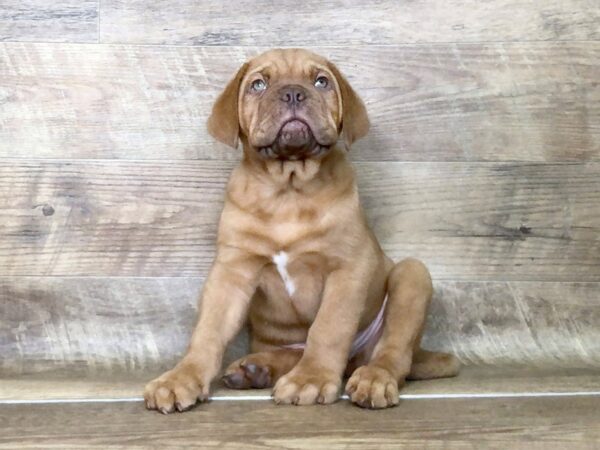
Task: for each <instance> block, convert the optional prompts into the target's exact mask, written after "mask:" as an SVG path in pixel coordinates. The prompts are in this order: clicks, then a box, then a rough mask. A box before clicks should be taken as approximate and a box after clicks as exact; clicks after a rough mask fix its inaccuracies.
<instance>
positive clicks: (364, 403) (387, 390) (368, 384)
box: [346, 366, 399, 409]
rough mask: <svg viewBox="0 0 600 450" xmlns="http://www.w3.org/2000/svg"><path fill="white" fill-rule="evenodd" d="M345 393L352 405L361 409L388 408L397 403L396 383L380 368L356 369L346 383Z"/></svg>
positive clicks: (389, 374) (365, 367)
mask: <svg viewBox="0 0 600 450" xmlns="http://www.w3.org/2000/svg"><path fill="white" fill-rule="evenodd" d="M346 393H347V394H348V396H349V397H350V400H351V401H352V403H354V404H356V405H358V406H360V407H361V408H371V409H381V408H388V407H390V406H394V405H397V404H398V402H399V397H398V382H397V381H396V380H395V379H394V377H393V376H392V374H391V373H389V372H388V371H387V370H385V369H382V368H380V367H372V366H362V367H359V368H358V369H356V370H355V371H354V373H353V374H352V376H351V377H350V379H349V380H348V383H346Z"/></svg>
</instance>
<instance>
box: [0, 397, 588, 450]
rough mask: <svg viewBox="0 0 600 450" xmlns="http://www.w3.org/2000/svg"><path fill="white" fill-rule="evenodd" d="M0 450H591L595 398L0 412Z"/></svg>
mask: <svg viewBox="0 0 600 450" xmlns="http://www.w3.org/2000/svg"><path fill="white" fill-rule="evenodd" d="M0 421H1V423H2V424H3V429H2V433H1V434H0V448H15V447H18V448H32V447H43V448H46V449H47V448H61V449H62V448H67V447H76V448H102V449H107V448H116V447H118V448H124V447H126V448H148V447H160V448H181V447H201V448H219V449H223V448H225V449H230V448H244V449H264V448H278V449H335V448H340V449H341V448H344V449H361V450H363V449H397V448H399V447H402V448H424V447H426V448H444V449H447V448H497V449H507V448H510V449H514V448H523V449H532V448H533V449H554V448H556V449H564V448H590V449H591V448H594V446H596V445H597V443H598V442H599V441H600V427H599V424H600V398H599V397H575V398H574V397H567V398H537V399H536V398H533V399H532V398H526V399H480V400H475V401H474V400H465V399H452V400H407V401H403V402H401V404H400V405H399V406H398V407H396V408H392V409H389V410H385V411H368V410H364V409H359V408H357V407H354V406H351V405H349V404H348V403H347V402H340V403H338V404H335V405H330V406H324V407H321V406H317V407H294V406H275V405H274V404H272V403H271V402H213V403H211V404H208V405H202V406H200V407H198V408H196V409H194V410H192V411H188V412H186V413H183V414H174V415H170V416H168V417H165V416H163V415H161V414H159V413H156V412H150V411H145V410H144V407H143V406H142V404H141V402H140V403H133V404H132V403H110V404H61V405H10V406H3V407H1V408H0Z"/></svg>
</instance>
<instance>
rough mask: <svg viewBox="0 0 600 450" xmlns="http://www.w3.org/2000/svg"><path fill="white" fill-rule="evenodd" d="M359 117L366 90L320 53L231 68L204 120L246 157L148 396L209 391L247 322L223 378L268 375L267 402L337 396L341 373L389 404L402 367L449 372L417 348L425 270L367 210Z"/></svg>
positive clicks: (448, 361) (450, 361)
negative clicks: (169, 357) (195, 299)
mask: <svg viewBox="0 0 600 450" xmlns="http://www.w3.org/2000/svg"><path fill="white" fill-rule="evenodd" d="M368 129H369V121H368V118H367V111H366V109H365V106H364V104H363V102H362V101H361V100H360V98H359V97H358V95H357V94H356V93H355V92H354V90H353V89H352V87H351V86H350V85H349V84H348V82H347V81H346V79H345V78H344V77H343V76H342V75H341V74H340V72H339V71H338V69H337V68H336V67H335V66H334V65H333V64H332V63H330V62H329V61H327V60H326V59H324V58H322V57H320V56H318V55H315V54H313V53H310V52H308V51H305V50H299V49H288V50H272V51H268V52H266V53H263V54H262V55H260V56H258V57H256V58H254V59H252V60H251V61H249V62H247V63H246V64H244V65H243V66H242V67H241V68H240V69H239V71H238V73H237V74H236V75H235V77H234V78H233V79H232V80H231V81H230V82H229V84H228V85H227V86H226V87H225V90H224V91H223V92H222V93H221V95H220V96H219V98H218V99H217V100H216V103H215V105H214V108H213V111H212V115H211V117H210V119H209V121H208V130H209V132H210V133H211V134H212V135H213V136H214V137H215V138H216V139H218V140H219V141H221V142H224V143H226V144H228V145H230V146H231V147H234V148H236V147H237V146H238V144H239V143H241V145H242V147H243V158H242V161H241V163H240V164H239V166H238V167H237V168H236V169H234V171H233V173H232V174H231V178H230V180H229V183H228V186H227V192H226V200H225V206H224V208H223V212H222V215H221V219H220V223H219V231H218V245H217V254H216V257H215V261H214V263H213V266H212V269H211V271H210V273H209V275H208V278H207V280H206V283H205V286H204V290H203V293H202V298H201V303H200V305H201V306H200V315H199V320H198V324H197V326H196V329H195V330H194V333H193V335H192V338H191V342H190V345H189V349H188V351H187V353H186V355H185V356H184V357H183V359H182V360H181V361H180V362H179V364H177V366H175V368H173V369H172V370H170V371H168V372H166V373H165V374H163V375H162V376H160V377H159V378H157V379H156V380H154V381H152V382H150V383H149V384H148V385H147V386H146V390H145V394H144V396H145V400H146V405H147V407H148V408H151V409H158V410H159V411H161V412H163V413H169V412H172V411H175V410H179V411H183V410H185V409H187V408H189V407H191V406H192V405H194V404H195V403H196V402H197V401H198V400H204V399H206V398H207V397H208V394H209V387H210V384H211V382H212V380H213V379H214V378H215V377H216V376H217V375H218V374H219V372H220V370H221V362H222V355H223V352H224V350H225V347H226V345H227V344H228V343H229V342H230V340H231V339H233V337H235V335H236V334H237V333H238V332H239V330H240V329H241V328H242V326H243V325H244V323H245V322H246V320H249V322H250V328H251V333H252V340H251V353H250V354H249V355H247V356H246V357H244V358H242V359H241V360H239V361H236V362H234V363H233V364H231V365H230V366H229V367H228V368H227V369H226V370H225V374H224V376H223V379H224V382H225V384H226V385H227V386H229V387H231V388H236V389H247V388H265V387H272V388H273V398H274V400H275V402H276V403H287V404H290V403H291V404H298V405H309V404H314V403H332V402H334V401H336V400H337V399H338V397H339V395H340V391H341V387H342V379H343V377H344V375H345V374H346V375H347V376H349V379H348V381H347V383H346V386H345V389H346V392H347V393H348V395H349V396H350V398H351V400H352V402H354V403H356V404H357V405H359V406H363V407H368V408H385V407H388V406H392V405H395V404H396V403H398V389H399V387H401V386H402V384H403V383H404V381H405V380H406V379H428V378H438V377H447V376H453V375H455V374H456V373H457V372H458V363H457V360H456V359H455V358H454V357H453V356H451V355H448V354H444V353H433V352H427V351H424V350H422V349H420V339H421V334H422V332H423V325H424V322H425V316H426V312H427V307H428V304H429V301H430V299H431V295H432V285H431V278H430V276H429V272H428V271H427V268H426V267H425V266H424V265H423V264H422V263H421V262H419V261H417V260H415V259H406V260H404V261H400V262H398V263H394V262H393V261H391V260H390V259H389V258H388V257H387V256H386V255H385V254H384V253H383V251H382V250H381V247H380V246H379V244H378V242H377V240H376V238H375V236H374V235H373V233H372V232H371V230H370V229H369V227H368V225H367V222H366V220H365V217H364V214H363V211H362V208H361V206H360V203H359V197H358V192H357V188H356V182H355V177H354V172H353V169H352V166H351V164H350V163H349V162H348V159H347V152H348V149H349V148H350V147H351V145H352V143H353V142H354V141H356V140H357V139H360V138H362V137H363V136H365V135H366V134H367V131H368ZM338 141H340V142H341V143H338Z"/></svg>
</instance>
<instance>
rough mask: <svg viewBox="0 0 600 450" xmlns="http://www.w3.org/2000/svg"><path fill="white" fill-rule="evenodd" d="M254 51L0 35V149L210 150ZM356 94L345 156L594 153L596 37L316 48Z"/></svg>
mask: <svg viewBox="0 0 600 450" xmlns="http://www.w3.org/2000/svg"><path fill="white" fill-rule="evenodd" d="M259 50H260V49H257V48H242V47H233V48H231V47H227V48H214V47H206V48H190V47H172V46H170V47H155V46H143V47H139V46H120V45H119V46H113V45H94V46H90V45H73V44H69V45H66V44H21V43H4V44H1V45H0V88H1V89H2V94H1V95H0V104H1V105H2V107H1V108H0V124H1V125H2V126H1V127H0V157H16V158H21V157H23V158H29V157H40V158H90V159H105V158H119V159H218V160H223V159H225V160H232V159H233V160H235V159H237V158H239V153H238V152H236V151H233V150H230V149H227V148H225V147H224V146H221V145H217V144H215V143H214V141H213V139H212V138H211V137H210V136H208V134H207V132H206V129H205V122H206V117H207V114H208V112H209V111H210V107H211V104H212V102H213V101H214V99H215V98H216V95H217V93H218V92H219V90H220V89H222V87H223V86H224V85H225V83H226V81H227V80H228V79H229V78H230V77H231V76H232V74H233V73H234V71H235V70H236V69H237V67H238V66H239V65H240V64H241V63H242V61H244V60H245V59H246V58H248V57H250V56H252V55H254V54H256V53H257V52H258V51H259ZM316 50H317V51H319V52H321V53H323V54H325V55H326V56H328V57H330V58H331V59H332V60H334V61H336V62H338V63H339V65H340V67H341V68H342V70H343V71H344V72H345V73H346V74H347V75H348V78H349V79H350V80H351V82H352V83H353V84H354V86H355V87H356V89H357V90H358V92H360V94H361V95H362V96H363V97H364V99H365V101H366V103H367V106H368V110H369V112H370V115H371V122H372V130H371V132H370V134H369V136H368V137H367V138H366V139H364V140H363V141H361V142H358V143H357V145H356V148H354V149H353V152H352V157H353V158H354V159H355V160H403V161H464V160H469V161H478V160H482V161H588V160H600V127H599V125H598V124H600V89H599V88H598V83H597V73H598V71H599V70H600V68H599V65H598V61H599V60H600V43H599V42H583V43H580V42H569V43H498V44H441V45H406V46H382V47H368V48H349V47H328V48H320V49H319V48H317V49H316Z"/></svg>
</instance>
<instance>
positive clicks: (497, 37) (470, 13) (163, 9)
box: [100, 0, 600, 47]
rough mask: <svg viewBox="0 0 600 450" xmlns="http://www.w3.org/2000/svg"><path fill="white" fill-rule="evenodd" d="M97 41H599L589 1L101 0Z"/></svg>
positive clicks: (596, 14)
mask: <svg viewBox="0 0 600 450" xmlns="http://www.w3.org/2000/svg"><path fill="white" fill-rule="evenodd" d="M101 13H102V25H101V28H100V38H101V41H102V42H113V43H114V42H119V43H144V44H150V43H151V44H187V45H262V46H270V47H277V46H306V45H321V44H322V43H323V42H327V43H328V44H330V45H334V44H343V45H351V46H357V45H364V44H386V45H387V44H398V43H407V42H481V41H517V40H518V41H532V40H574V39H576V40H593V39H595V40H598V39H600V31H599V30H598V21H599V20H600V7H599V5H598V3H597V2H595V1H593V0H570V1H567V2H565V1H560V0H547V1H545V2H544V3H543V6H542V5H540V4H539V3H536V2H523V1H518V0H503V1H495V2H474V3H473V2H464V1H462V0H449V1H446V2H444V3H443V4H440V3H439V2H436V1H434V0H416V1H410V2H397V1H394V0H384V1H381V0H367V1H363V2H348V1H342V0H326V1H316V0H310V1H305V2H302V3H301V4H299V3H298V2H295V1H293V0H285V1H278V2H270V1H267V0H258V1H249V0H242V1H238V2H236V3H235V6H234V5H232V4H229V3H223V2H220V1H219V0H203V1H202V2H198V1H194V0H160V1H155V2H153V3H152V6H150V5H148V2H145V1H143V0H103V2H102V11H101Z"/></svg>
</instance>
